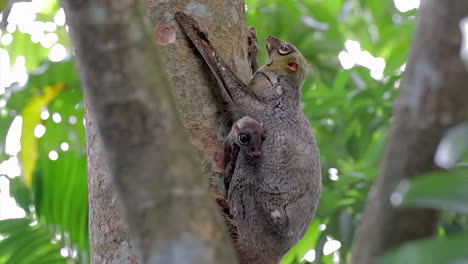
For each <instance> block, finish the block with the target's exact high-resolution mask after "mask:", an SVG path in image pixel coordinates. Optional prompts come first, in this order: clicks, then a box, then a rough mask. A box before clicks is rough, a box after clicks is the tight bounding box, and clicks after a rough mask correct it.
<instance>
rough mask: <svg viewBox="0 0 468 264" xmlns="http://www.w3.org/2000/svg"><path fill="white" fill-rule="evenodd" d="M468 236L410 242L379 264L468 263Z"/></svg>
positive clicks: (390, 253) (389, 254)
mask: <svg viewBox="0 0 468 264" xmlns="http://www.w3.org/2000/svg"><path fill="white" fill-rule="evenodd" d="M467 245H468V234H467V233H464V234H462V235H458V236H451V237H443V238H431V239H425V240H421V241H417V242H411V243H408V244H405V245H403V246H401V247H400V248H397V249H395V250H393V251H391V252H389V253H387V254H386V255H385V256H383V257H382V258H381V259H380V260H379V262H378V263H379V264H395V263H398V264H441V263H454V264H455V263H460V264H461V263H467V262H468V250H467Z"/></svg>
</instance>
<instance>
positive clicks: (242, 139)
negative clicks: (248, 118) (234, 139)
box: [239, 134, 250, 145]
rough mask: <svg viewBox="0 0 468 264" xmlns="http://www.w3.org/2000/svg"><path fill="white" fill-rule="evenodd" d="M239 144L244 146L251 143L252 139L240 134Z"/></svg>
mask: <svg viewBox="0 0 468 264" xmlns="http://www.w3.org/2000/svg"><path fill="white" fill-rule="evenodd" d="M239 142H240V143H241V144H242V145H245V144H247V143H249V142H250V137H249V136H248V135H244V134H240V135H239Z"/></svg>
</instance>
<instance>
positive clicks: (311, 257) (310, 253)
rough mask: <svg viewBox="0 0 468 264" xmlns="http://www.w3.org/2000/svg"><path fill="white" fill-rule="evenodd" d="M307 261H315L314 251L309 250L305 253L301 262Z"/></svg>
mask: <svg viewBox="0 0 468 264" xmlns="http://www.w3.org/2000/svg"><path fill="white" fill-rule="evenodd" d="M303 260H305V261H307V262H314V260H315V249H311V250H309V251H307V253H305V255H304V257H303V258H302V259H301V261H303Z"/></svg>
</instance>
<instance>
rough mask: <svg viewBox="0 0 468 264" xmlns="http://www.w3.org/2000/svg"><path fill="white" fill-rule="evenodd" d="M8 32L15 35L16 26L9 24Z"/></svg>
mask: <svg viewBox="0 0 468 264" xmlns="http://www.w3.org/2000/svg"><path fill="white" fill-rule="evenodd" d="M6 30H7V32H8V33H13V32H15V31H16V25H13V24H8V25H7V28H6Z"/></svg>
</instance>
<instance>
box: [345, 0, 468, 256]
mask: <svg viewBox="0 0 468 264" xmlns="http://www.w3.org/2000/svg"><path fill="white" fill-rule="evenodd" d="M449 2H450V3H447V2H445V1H438V0H426V1H421V7H420V18H419V21H418V25H417V28H416V33H415V35H414V42H413V46H412V51H411V55H410V59H409V62H408V66H407V71H406V77H405V81H404V84H403V88H402V91H401V94H400V97H399V99H398V101H397V105H396V113H395V117H394V122H393V126H392V130H391V133H390V139H389V142H388V145H387V147H386V151H385V154H384V157H383V161H382V165H381V168H380V171H379V175H378V177H377V179H376V182H375V184H374V186H373V188H372V190H371V192H370V194H369V203H368V205H367V208H366V211H365V215H364V219H363V222H362V224H361V227H360V230H359V231H358V233H357V237H356V240H355V242H354V248H353V252H352V253H353V254H352V263H354V264H374V263H376V258H377V257H378V256H379V255H381V254H382V253H384V252H385V251H386V250H388V249H390V248H393V247H395V246H397V245H400V244H402V243H404V242H407V241H411V240H415V239H420V238H424V237H428V236H430V235H432V234H434V233H435V232H436V227H437V221H438V217H439V213H438V212H437V211H435V210H428V209H408V210H402V209H397V208H395V207H393V206H392V204H391V202H390V197H391V195H392V193H393V192H394V191H395V188H396V187H397V185H398V184H399V183H400V182H401V181H403V180H406V179H411V178H412V177H414V176H416V175H417V174H420V173H423V172H427V171H430V170H433V169H435V168H436V166H435V164H434V153H435V150H436V147H437V145H438V143H439V141H440V139H441V137H442V135H443V133H444V132H445V131H446V130H447V128H449V127H451V126H454V125H456V124H459V123H460V122H462V121H464V120H466V119H467V118H468V104H467V103H466V101H467V98H468V89H467V88H466V85H467V83H468V73H467V70H466V68H465V66H464V64H463V63H462V61H461V58H460V56H459V53H460V43H461V33H460V30H459V21H460V19H462V18H463V17H465V16H467V15H468V1H466V0H453V1H449ZM435 188H436V187H435Z"/></svg>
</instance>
